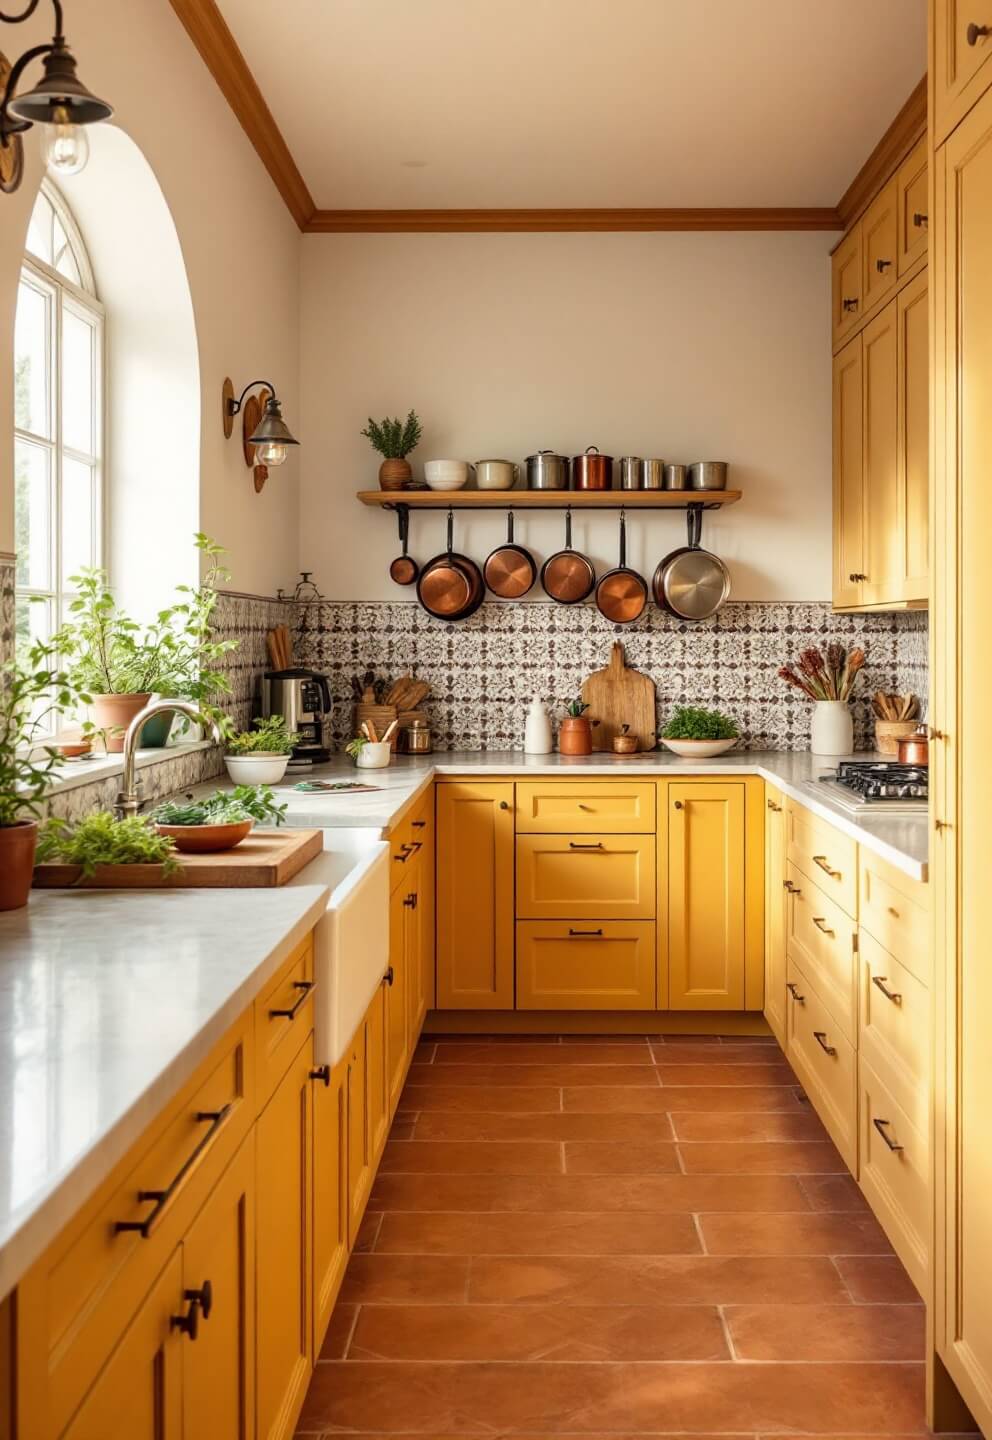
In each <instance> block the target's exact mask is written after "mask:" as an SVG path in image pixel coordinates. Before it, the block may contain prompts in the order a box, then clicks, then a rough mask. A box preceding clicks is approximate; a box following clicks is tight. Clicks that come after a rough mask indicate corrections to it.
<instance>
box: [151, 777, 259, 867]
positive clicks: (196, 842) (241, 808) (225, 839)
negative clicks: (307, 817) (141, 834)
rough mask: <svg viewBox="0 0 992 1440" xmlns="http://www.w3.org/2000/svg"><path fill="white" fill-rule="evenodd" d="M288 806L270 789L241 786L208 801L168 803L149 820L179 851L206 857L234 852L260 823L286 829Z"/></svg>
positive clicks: (153, 812)
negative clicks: (209, 854) (205, 854)
mask: <svg viewBox="0 0 992 1440" xmlns="http://www.w3.org/2000/svg"><path fill="white" fill-rule="evenodd" d="M285 815H286V806H285V805H280V804H278V802H277V801H276V799H275V797H274V796H273V794H272V791H271V790H270V789H269V787H268V786H267V785H237V786H235V788H234V790H233V791H225V790H216V791H215V792H214V794H213V795H210V796H208V797H207V798H206V799H204V800H194V799H193V797H192V795H189V796H187V797H186V799H185V801H171V800H170V801H166V802H164V803H163V804H161V805H158V806H156V808H155V809H154V810H153V811H152V812H151V815H150V816H149V819H150V820H151V822H152V824H153V825H155V827H156V828H157V830H158V832H159V834H160V835H167V836H168V837H169V838H170V840H172V841H173V842H174V844H175V846H176V849H177V850H181V851H187V852H189V853H191V854H204V853H207V852H210V851H217V850H233V849H234V847H235V845H240V844H241V841H242V840H244V839H245V837H246V836H247V835H248V834H249V832H250V831H251V829H252V828H253V826H254V825H255V823H256V821H259V822H261V823H262V824H266V825H275V826H279V825H282V824H283V822H284V820H285Z"/></svg>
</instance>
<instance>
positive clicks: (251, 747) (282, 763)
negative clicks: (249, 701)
mask: <svg viewBox="0 0 992 1440" xmlns="http://www.w3.org/2000/svg"><path fill="white" fill-rule="evenodd" d="M299 738H300V737H299V735H298V734H297V732H296V731H295V730H290V729H289V727H288V726H287V724H286V722H285V720H284V719H283V717H282V716H281V715H266V716H265V717H260V718H258V719H256V720H253V721H252V728H251V729H250V730H239V731H237V732H235V733H233V734H231V735H228V736H227V739H226V741H225V744H226V749H227V754H226V755H225V756H224V764H225V766H226V767H227V773H228V775H230V777H231V779H232V780H233V781H235V783H236V784H248V785H251V784H265V785H274V784H275V783H276V782H277V781H279V780H281V779H282V777H283V776H284V775H285V773H286V766H287V765H288V764H289V757H290V755H291V754H292V751H293V746H294V745H296V744H297V743H298V742H299Z"/></svg>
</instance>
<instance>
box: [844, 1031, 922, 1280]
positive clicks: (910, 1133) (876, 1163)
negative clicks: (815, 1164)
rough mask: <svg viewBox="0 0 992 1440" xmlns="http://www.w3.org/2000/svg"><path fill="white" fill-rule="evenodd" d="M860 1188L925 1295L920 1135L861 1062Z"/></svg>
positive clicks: (872, 1071) (869, 1068)
mask: <svg viewBox="0 0 992 1440" xmlns="http://www.w3.org/2000/svg"><path fill="white" fill-rule="evenodd" d="M860 1101H861V1117H860V1118H861V1141H860V1151H861V1153H860V1180H861V1188H862V1190H863V1191H864V1193H865V1196H866V1197H867V1199H868V1202H869V1204H870V1205H871V1208H872V1209H873V1210H874V1212H875V1214H876V1216H877V1217H878V1219H879V1220H880V1221H881V1224H882V1227H883V1229H884V1230H885V1233H886V1235H888V1237H889V1239H890V1240H891V1241H892V1244H893V1246H894V1248H895V1250H896V1252H897V1253H898V1255H899V1258H900V1260H901V1261H902V1263H903V1264H904V1265H905V1267H906V1269H907V1270H908V1271H909V1274H910V1278H911V1279H912V1281H913V1284H914V1285H915V1286H916V1288H917V1289H918V1290H919V1291H920V1293H921V1294H926V1290H927V1270H928V1255H929V1246H928V1244H927V1235H928V1233H929V1209H930V1207H929V1201H928V1192H927V1183H928V1182H927V1174H928V1167H929V1158H928V1154H927V1149H928V1147H927V1142H926V1139H925V1136H926V1133H927V1132H926V1131H923V1132H921V1131H919V1130H917V1128H916V1126H915V1125H913V1124H912V1122H911V1121H910V1119H909V1117H908V1116H907V1114H906V1112H905V1111H904V1110H903V1109H902V1107H901V1106H900V1105H897V1104H896V1102H895V1100H894V1099H893V1097H892V1095H891V1094H890V1093H889V1090H888V1088H887V1087H886V1086H885V1085H884V1084H883V1082H882V1080H881V1079H880V1078H879V1076H878V1075H876V1074H875V1071H874V1070H873V1069H872V1067H871V1065H870V1064H868V1062H867V1061H866V1060H865V1059H864V1057H862V1058H861V1080H860Z"/></svg>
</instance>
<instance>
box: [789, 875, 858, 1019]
mask: <svg viewBox="0 0 992 1440" xmlns="http://www.w3.org/2000/svg"><path fill="white" fill-rule="evenodd" d="M786 873H787V879H788V885H789V890H788V894H789V908H788V912H787V929H786V945H787V949H788V953H789V954H790V955H791V956H792V958H793V959H794V960H795V961H796V963H797V964H798V965H800V966H801V967H802V969H803V972H804V974H805V975H806V977H807V979H809V980H810V981H812V983H813V984H814V985H815V986H816V988H817V991H818V993H819V996H820V999H821V1000H822V1001H823V1003H824V1004H825V1005H826V1007H827V1009H828V1010H829V1011H830V1013H831V1014H832V1015H833V1017H834V1019H835V1020H836V1021H837V1023H838V1025H839V1026H840V1027H841V1029H842V1031H843V1032H844V1036H845V1039H847V1040H849V1041H850V1042H851V1044H852V1045H854V1044H855V1043H856V1042H857V1035H858V971H857V956H856V954H855V935H856V933H857V927H856V926H855V924H854V921H853V920H852V919H851V918H850V916H849V915H846V914H845V913H844V911H843V910H842V909H841V908H840V906H839V905H835V904H834V902H833V901H832V900H831V899H830V897H829V896H828V895H825V894H824V893H823V891H822V890H821V889H820V887H819V885H814V884H813V882H812V880H809V879H808V878H807V877H806V876H805V875H803V874H802V873H801V872H800V871H799V870H797V869H796V867H795V866H794V865H787V866H786Z"/></svg>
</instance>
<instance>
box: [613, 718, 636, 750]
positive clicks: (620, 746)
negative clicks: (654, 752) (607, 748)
mask: <svg viewBox="0 0 992 1440" xmlns="http://www.w3.org/2000/svg"><path fill="white" fill-rule="evenodd" d="M629 729H630V726H629V725H621V726H620V733H619V735H614V737H613V753H614V754H615V755H636V753H637V736H636V735H628V733H627V732H628V730H629Z"/></svg>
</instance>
